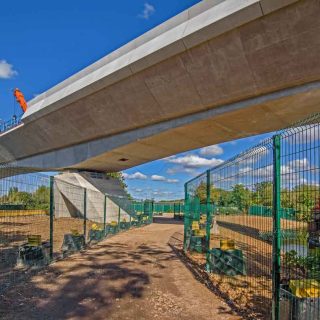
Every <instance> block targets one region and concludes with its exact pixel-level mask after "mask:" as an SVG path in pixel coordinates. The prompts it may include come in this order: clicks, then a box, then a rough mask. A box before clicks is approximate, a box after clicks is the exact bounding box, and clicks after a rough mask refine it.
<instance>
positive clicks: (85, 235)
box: [83, 188, 87, 243]
mask: <svg viewBox="0 0 320 320" xmlns="http://www.w3.org/2000/svg"><path fill="white" fill-rule="evenodd" d="M83 235H84V242H85V243H86V242H87V189H86V188H85V189H84V192H83Z"/></svg>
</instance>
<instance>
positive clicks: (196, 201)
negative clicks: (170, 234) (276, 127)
mask: <svg viewBox="0 0 320 320" xmlns="http://www.w3.org/2000/svg"><path fill="white" fill-rule="evenodd" d="M319 120H320V117H319V115H318V114H317V115H314V116H312V117H309V118H308V119H307V120H305V121H304V122H301V123H299V124H297V125H296V126H294V127H292V128H289V129H286V130H283V131H281V132H278V133H277V134H276V135H274V136H273V137H272V138H269V139H267V140H265V141H263V142H261V143H260V144H259V145H257V146H255V147H253V148H251V149H250V150H248V151H245V152H243V153H241V154H239V155H237V156H235V157H233V158H232V159H230V160H228V161H226V162H224V163H223V164H221V165H219V166H217V167H215V168H213V169H211V170H210V179H209V180H208V179H206V177H205V174H202V175H200V176H199V177H197V178H195V179H192V180H190V181H189V182H187V183H186V185H185V210H184V211H185V228H184V248H185V250H188V251H190V252H197V253H198V254H200V253H201V252H203V250H204V246H203V242H202V241H201V240H200V238H199V237H197V236H196V237H195V234H199V231H196V230H197V229H198V228H199V229H200V230H201V228H203V223H202V222H203V220H202V221H201V219H202V217H203V216H204V212H205V211H206V209H207V214H209V215H208V217H210V214H211V213H212V214H213V219H212V223H210V228H209V232H207V237H208V236H209V237H210V240H209V241H208V240H206V243H207V244H209V245H210V247H207V248H206V247H205V253H203V259H206V262H207V269H208V270H209V271H210V272H211V276H210V277H211V280H212V281H213V283H215V284H216V285H218V286H219V289H220V290H222V291H223V293H224V294H226V295H227V296H228V297H229V299H231V300H232V301H233V303H234V304H235V305H237V307H239V308H240V309H242V310H243V311H244V312H246V313H249V314H250V316H251V317H253V318H254V319H270V318H271V317H272V318H273V319H276V320H279V319H319V318H320V312H319V305H320V303H319V301H320V267H319V266H320V188H319V185H320V181H319V180H320V168H319V166H320V164H319V163H320V148H319V144H320V142H319V140H320V133H319V131H320V128H319ZM208 181H209V185H208ZM208 186H209V188H208ZM205 190H207V192H205ZM208 198H209V199H208ZM208 200H209V201H208ZM198 222H199V223H198ZM207 226H208V223H207ZM207 231H208V229H207ZM200 232H201V231H200ZM208 233H209V234H208ZM271 311H272V312H271Z"/></svg>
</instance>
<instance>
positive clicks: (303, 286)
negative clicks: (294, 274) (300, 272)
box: [289, 279, 320, 298]
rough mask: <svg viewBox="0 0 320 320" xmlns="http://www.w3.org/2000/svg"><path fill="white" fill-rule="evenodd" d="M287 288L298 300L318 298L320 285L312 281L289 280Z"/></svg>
mask: <svg viewBox="0 0 320 320" xmlns="http://www.w3.org/2000/svg"><path fill="white" fill-rule="evenodd" d="M289 288H290V290H291V292H292V294H293V295H294V296H296V297H298V298H319V297H320V283H319V282H318V281H316V280H313V279H305V280H290V282H289Z"/></svg>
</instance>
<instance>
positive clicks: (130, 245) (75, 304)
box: [0, 218, 240, 320]
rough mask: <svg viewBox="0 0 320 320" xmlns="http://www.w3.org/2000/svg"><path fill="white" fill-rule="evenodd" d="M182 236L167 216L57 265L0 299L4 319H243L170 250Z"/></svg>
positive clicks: (178, 226)
mask: <svg viewBox="0 0 320 320" xmlns="http://www.w3.org/2000/svg"><path fill="white" fill-rule="evenodd" d="M182 231H183V227H182V224H172V220H168V219H166V218H163V219H161V220H160V221H158V223H154V224H152V225H149V226H146V227H144V228H141V229H134V230H130V231H128V232H125V233H122V234H119V235H116V236H114V237H113V238H110V239H107V240H105V241H103V242H101V243H99V244H98V245H96V246H95V247H93V248H91V249H89V250H87V251H86V252H84V253H82V254H76V255H74V256H72V257H70V258H69V259H66V260H63V261H60V262H57V263H55V264H53V265H51V266H50V267H49V268H47V269H46V270H45V271H42V272H41V273H40V274H38V275H36V276H34V277H32V278H31V279H30V280H29V281H27V282H26V283H25V284H21V285H20V286H18V287H15V289H12V290H11V291H9V292H7V293H6V295H5V296H0V319H3V320H5V319H24V320H25V319H28V320H29V319H30V320H31V319H39V320H40V319H41V320H45V319H54V320H59V319H97V320H99V319H110V320H113V319H121V320H124V319H130V320H132V319H134V320H143V319H161V320H162V319H163V320H166V319H168V320H169V319H170V320H172V319H197V320H202V319H203V320H204V319H205V320H210V319H212V320H219V319H224V320H229V319H230V320H234V319H240V318H239V317H238V316H235V315H232V314H231V312H230V309H229V307H228V306H227V305H226V304H225V303H224V302H222V301H221V300H220V299H219V298H218V297H217V296H215V295H214V294H213V293H212V292H210V291H209V290H208V289H207V288H206V287H205V286H204V285H202V284H200V283H199V282H198V281H197V280H196V279H195V278H194V277H193V275H192V273H191V272H190V271H189V270H188V269H187V268H186V267H185V266H184V264H183V263H182V262H181V261H180V260H179V259H178V258H177V256H176V255H175V254H174V253H173V252H172V250H171V248H170V247H169V246H168V244H167V243H168V241H169V239H170V237H171V236H172V235H173V234H174V233H176V232H178V233H179V232H180V233H181V232H182Z"/></svg>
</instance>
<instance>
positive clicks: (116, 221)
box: [0, 167, 153, 291]
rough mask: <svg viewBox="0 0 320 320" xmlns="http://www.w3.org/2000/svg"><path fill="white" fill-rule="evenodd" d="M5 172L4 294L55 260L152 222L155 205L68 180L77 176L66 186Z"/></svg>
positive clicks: (1, 226) (0, 253) (0, 273)
mask: <svg viewBox="0 0 320 320" xmlns="http://www.w3.org/2000/svg"><path fill="white" fill-rule="evenodd" d="M0 169H1V176H2V177H4V178H2V179H0V191H1V192H0V291H4V290H6V289H7V288H8V287H10V286H12V285H14V284H15V283H17V282H19V281H23V279H24V278H25V276H27V274H30V272H31V271H32V270H33V271H34V272H36V269H38V268H39V267H43V266H45V265H47V264H49V263H50V262H51V261H52V260H55V259H60V258H64V257H66V256H68V255H70V254H72V253H74V252H77V251H79V250H81V249H83V248H85V247H86V246H88V245H90V244H91V243H95V242H97V241H100V240H102V239H104V238H105V237H108V236H111V235H114V234H116V233H118V232H121V231H125V230H128V229H130V227H131V226H137V227H139V226H142V225H145V224H149V223H151V222H152V217H153V202H150V201H141V202H135V203H134V202H133V201H132V200H130V199H129V198H128V197H125V196H120V195H111V194H104V193H102V192H100V191H99V190H98V189H96V188H95V187H94V186H90V185H89V184H86V185H85V186H82V184H81V183H78V184H73V183H70V181H68V179H69V180H70V177H71V178H72V179H73V178H74V176H72V175H71V176H70V175H66V176H67V181H66V180H64V178H63V175H62V176H60V175H57V176H56V177H49V176H46V175H41V174H17V173H20V171H19V170H16V169H15V168H14V167H13V168H12V167H1V168H0ZM71 181H75V180H74V179H73V180H71ZM81 181H82V183H85V182H83V180H81ZM135 205H136V206H137V207H139V208H141V212H137V211H136V209H135ZM134 221H136V222H137V223H134Z"/></svg>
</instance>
